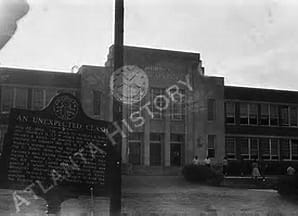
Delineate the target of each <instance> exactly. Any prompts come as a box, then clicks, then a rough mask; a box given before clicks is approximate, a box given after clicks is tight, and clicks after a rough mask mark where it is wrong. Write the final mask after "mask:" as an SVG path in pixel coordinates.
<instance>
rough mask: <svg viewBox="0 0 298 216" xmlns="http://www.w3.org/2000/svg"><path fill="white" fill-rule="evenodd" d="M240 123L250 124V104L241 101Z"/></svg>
mask: <svg viewBox="0 0 298 216" xmlns="http://www.w3.org/2000/svg"><path fill="white" fill-rule="evenodd" d="M240 124H243V125H247V124H248V104H247V103H240Z"/></svg>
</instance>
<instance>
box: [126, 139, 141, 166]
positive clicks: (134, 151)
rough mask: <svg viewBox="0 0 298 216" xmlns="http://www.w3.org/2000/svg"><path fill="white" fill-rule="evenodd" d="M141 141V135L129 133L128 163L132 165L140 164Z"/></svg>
mask: <svg viewBox="0 0 298 216" xmlns="http://www.w3.org/2000/svg"><path fill="white" fill-rule="evenodd" d="M142 140H143V134H142V133H130V134H129V135H128V161H129V163H131V164H133V165H140V164H141V146H142V144H141V143H142Z"/></svg>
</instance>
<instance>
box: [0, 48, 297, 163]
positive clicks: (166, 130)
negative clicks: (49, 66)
mask: <svg viewBox="0 0 298 216" xmlns="http://www.w3.org/2000/svg"><path fill="white" fill-rule="evenodd" d="M124 63H125V65H136V66H138V67H140V68H142V69H143V70H144V71H145V72H146V75H147V77H148V80H149V87H148V91H147V94H146V96H145V97H144V98H143V99H142V100H141V101H138V102H136V103H133V104H128V105H127V104H124V105H123V119H125V120H127V124H128V125H129V127H130V129H128V127H123V131H124V132H125V134H127V135H128V136H127V138H123V141H122V161H123V163H124V164H131V165H132V166H133V167H139V168H142V167H160V168H163V167H181V166H183V165H184V164H187V163H190V162H191V161H192V159H193V157H194V156H195V155H197V156H198V157H199V159H200V160H201V161H203V160H204V159H205V158H206V156H207V155H208V156H209V157H210V158H211V160H212V163H219V162H221V161H222V159H223V157H224V156H227V157H228V159H229V160H230V161H237V160H240V159H241V158H242V159H244V160H251V159H254V158H257V159H260V160H265V161H270V162H271V161H274V162H276V163H284V162H288V161H295V160H297V159H298V135H296V134H298V133H297V132H298V120H297V117H298V115H297V108H298V92H295V91H281V90H272V89H260V88H259V89H257V88H243V87H236V86H225V85H224V78H223V77H213V76H206V75H205V73H204V68H203V67H202V61H201V59H200V54H199V53H189V52H178V51H169V50H159V49H149V48H141V47H130V46H125V48H124ZM112 73H113V46H112V47H111V48H110V50H109V54H108V56H107V61H106V63H105V66H102V67H99V66H89V65H83V66H81V67H80V68H79V70H78V72H77V73H65V72H58V71H57V72H56V71H41V70H28V69H20V68H7V67H0V111H1V114H0V142H1V145H0V147H1V148H0V149H1V150H2V147H3V138H4V134H5V132H6V129H7V124H8V114H9V110H10V108H11V107H18V108H24V109H31V110H40V109H42V108H43V107H45V106H46V105H47V104H48V103H49V101H50V99H51V98H52V97H53V96H54V95H55V94H57V93H59V92H70V93H72V94H74V95H76V96H77V97H78V98H79V99H80V100H81V103H82V107H83V110H84V111H85V113H86V114H87V115H89V116H90V117H92V118H95V119H102V120H107V121H112V119H113V113H112V106H113V95H112V94H111V89H110V77H111V74H112ZM187 81H188V82H187ZM183 83H184V84H183ZM185 83H188V84H189V85H185ZM171 86H176V87H178V88H179V94H181V95H183V101H182V102H175V101H173V100H171V98H170V97H168V95H167V93H166V90H167V89H168V88H170V87H171ZM158 95H164V96H167V97H168V99H169V100H168V101H165V100H156V96H158ZM165 102H166V103H167V104H166V105H167V106H166V109H164V110H159V109H157V107H156V103H158V105H159V106H164V103H165ZM148 103H149V104H150V105H148V106H147V108H149V109H150V111H151V112H152V113H153V116H151V115H150V114H149V112H144V111H142V112H141V114H142V116H143V118H144V124H143V125H141V126H139V127H136V126H134V125H133V124H132V122H131V121H130V120H129V116H130V114H131V113H133V112H135V111H138V110H140V109H141V108H142V107H144V105H146V104H148Z"/></svg>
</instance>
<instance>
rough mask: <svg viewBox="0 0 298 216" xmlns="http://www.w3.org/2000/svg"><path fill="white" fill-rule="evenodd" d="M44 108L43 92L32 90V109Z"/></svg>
mask: <svg viewBox="0 0 298 216" xmlns="http://www.w3.org/2000/svg"><path fill="white" fill-rule="evenodd" d="M44 106H45V90H44V89H40V88H36V89H32V109H33V110H41V109H42V108H43V107H44Z"/></svg>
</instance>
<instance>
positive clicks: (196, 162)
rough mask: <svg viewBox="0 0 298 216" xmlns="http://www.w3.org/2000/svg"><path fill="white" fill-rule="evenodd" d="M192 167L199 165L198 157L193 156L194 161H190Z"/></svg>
mask: <svg viewBox="0 0 298 216" xmlns="http://www.w3.org/2000/svg"><path fill="white" fill-rule="evenodd" d="M192 164H193V165H199V159H198V156H195V157H194V159H193V160H192Z"/></svg>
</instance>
